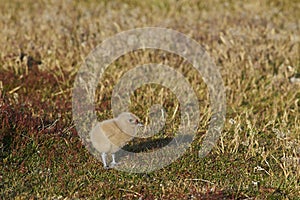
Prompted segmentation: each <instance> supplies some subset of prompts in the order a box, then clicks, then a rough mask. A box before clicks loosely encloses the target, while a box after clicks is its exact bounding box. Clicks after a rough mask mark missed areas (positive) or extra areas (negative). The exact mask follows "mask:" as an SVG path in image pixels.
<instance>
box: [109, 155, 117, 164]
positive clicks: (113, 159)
mask: <svg viewBox="0 0 300 200" xmlns="http://www.w3.org/2000/svg"><path fill="white" fill-rule="evenodd" d="M111 157H112V161H111V163H110V167H114V166H115V165H117V162H116V155H115V154H114V153H112V154H111Z"/></svg>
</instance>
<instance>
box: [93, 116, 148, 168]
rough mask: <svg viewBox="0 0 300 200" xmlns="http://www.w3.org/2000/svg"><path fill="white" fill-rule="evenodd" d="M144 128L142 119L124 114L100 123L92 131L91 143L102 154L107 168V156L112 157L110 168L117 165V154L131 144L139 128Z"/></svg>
mask: <svg viewBox="0 0 300 200" xmlns="http://www.w3.org/2000/svg"><path fill="white" fill-rule="evenodd" d="M139 126H143V125H142V124H141V123H140V119H139V118H138V117H137V116H135V115H134V114H132V113H130V112H123V113H121V114H120V115H119V116H118V117H116V118H113V119H109V120H105V121H102V122H100V123H98V124H97V125H96V126H95V128H94V129H93V130H92V131H91V133H90V137H91V142H92V144H93V146H94V147H95V149H96V150H97V151H98V152H101V158H102V162H103V165H104V167H105V168H108V165H107V163H106V157H107V154H108V153H109V154H111V155H112V162H111V164H110V167H114V166H115V165H116V164H117V163H116V160H115V152H117V151H118V150H119V149H120V148H122V147H123V146H124V145H125V144H126V143H127V142H129V141H130V140H131V139H132V138H133V137H134V136H135V135H136V133H137V128H138V127H139Z"/></svg>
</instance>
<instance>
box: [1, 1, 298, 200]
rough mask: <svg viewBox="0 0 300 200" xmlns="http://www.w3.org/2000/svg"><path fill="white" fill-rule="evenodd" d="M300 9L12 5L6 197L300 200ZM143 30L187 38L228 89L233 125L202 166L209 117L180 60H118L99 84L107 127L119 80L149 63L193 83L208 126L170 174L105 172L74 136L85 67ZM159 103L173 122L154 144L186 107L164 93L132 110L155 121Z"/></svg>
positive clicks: (134, 56) (141, 56) (152, 56)
mask: <svg viewBox="0 0 300 200" xmlns="http://www.w3.org/2000/svg"><path fill="white" fill-rule="evenodd" d="M299 9H300V3H299V2H298V1H296V0H295V1H292V0H290V1H279V0H275V1H264V2H260V1H251V3H244V2H242V1H228V2H226V1H222V0H213V1H209V2H205V1H201V2H200V1H199V2H198V1H194V0H193V1H172V0H170V1H163V2H161V1H158V0H154V1H146V2H144V1H101V2H96V1H92V0H90V1H85V2H81V1H56V0H52V1H42V0H40V1H26V2H24V1H20V0H11V1H3V2H2V3H1V5H0V12H1V17H0V27H1V32H0V43H1V46H0V52H1V53H0V127H1V129H0V142H1V143H0V147H1V149H0V159H1V160H0V162H1V165H0V169H1V170H0V172H1V173H0V180H1V183H0V184H1V185H0V190H1V197H2V198H4V199H12V198H16V199H28V198H31V199H34V198H47V199H51V198H53V199H65V198H66V199H72V198H101V199H120V198H123V199H136V198H140V197H141V198H142V199H193V198H194V199H220V198H224V199H239V198H240V199H245V198H250V199H267V198H269V199H296V198H298V197H299V196H300V187H299V185H300V168H299V166H300V138H299V137H300V135H299V133H300V118H299V116H300V115H299V111H300V109H299V107H300V100H299V99H300V93H299V91H300V90H299V87H300V86H299V84H298V85H297V84H291V83H290V82H289V79H288V78H289V76H291V75H292V74H294V73H299V72H300V57H299V55H300V45H299V42H300V37H299V35H300V13H299ZM146 26H160V27H167V28H172V29H175V30H178V31H180V32H182V33H184V34H187V35H188V36H190V37H192V38H193V39H195V40H196V41H197V42H199V43H200V44H201V45H203V46H204V47H205V49H206V50H207V51H208V52H209V53H210V55H211V57H212V58H213V59H214V60H215V62H216V64H217V65H218V66H219V67H220V69H221V73H222V76H223V80H224V83H225V86H226V95H227V110H228V111H227V118H226V123H225V127H224V130H223V134H222V137H221V138H220V140H219V142H218V144H217V146H216V147H215V148H214V149H213V151H212V152H211V153H210V154H209V155H208V156H207V157H205V158H204V159H199V158H198V150H199V149H200V146H199V144H200V142H201V140H202V137H201V136H202V135H203V134H204V133H205V130H206V128H207V123H208V120H209V116H208V115H207V113H208V112H209V109H208V107H209V102H208V97H207V90H206V86H205V84H204V83H203V82H202V81H201V77H200V76H199V75H195V73H194V72H193V71H192V70H193V69H192V68H191V67H190V66H189V65H188V64H186V63H184V62H183V61H182V59H181V58H179V57H178V56H176V55H172V54H166V53H164V52H160V51H139V52H133V53H130V54H128V55H125V56H123V57H122V58H119V59H118V60H117V61H116V62H114V63H113V64H112V65H111V66H110V67H109V69H108V71H107V72H106V74H105V76H104V79H103V81H102V82H100V83H99V87H98V89H97V94H98V95H97V111H98V113H99V115H98V117H99V120H102V119H107V118H109V117H111V112H110V97H111V96H110V95H111V92H112V89H113V86H114V84H115V83H116V82H117V80H118V79H119V78H120V77H121V75H122V74H124V73H125V72H126V71H127V70H129V69H130V68H132V67H134V66H136V65H138V64H143V63H147V62H159V63H164V62H165V63H168V65H170V66H173V67H174V68H176V69H177V70H179V71H180V72H181V73H182V74H184V75H185V76H186V77H187V79H188V80H189V82H190V83H191V85H192V86H193V88H194V89H195V90H196V93H197V96H198V97H199V102H200V105H201V108H200V110H201V114H202V120H201V122H200V124H199V126H200V128H199V131H198V133H197V137H196V139H195V140H194V141H193V145H192V147H191V148H190V149H189V150H188V151H187V152H186V154H185V155H184V157H182V158H181V159H180V160H177V161H176V162H174V163H172V164H171V165H170V166H168V167H165V168H163V169H161V170H158V171H155V172H152V173H150V174H128V173H123V172H119V171H115V170H110V171H107V170H104V169H103V168H102V164H101V163H99V162H98V161H97V160H96V159H95V158H94V157H93V156H91V155H90V154H89V152H88V151H87V150H86V149H85V148H84V146H83V145H82V144H81V142H80V139H79V137H78V135H77V132H76V130H75V128H74V124H73V122H72V107H71V106H72V104H71V96H72V93H71V92H72V91H71V90H72V87H73V81H74V78H75V76H76V73H77V71H78V69H79V67H80V64H81V62H82V61H83V59H84V58H85V57H86V56H87V55H88V53H89V52H90V51H91V50H92V49H93V48H95V47H96V46H97V45H98V44H100V43H101V41H103V40H104V39H105V38H107V37H109V36H113V35H114V34H116V33H118V32H120V31H123V30H128V29H132V28H138V27H146ZM23 54H26V56H21V55H23ZM162 54H163V56H164V58H165V59H164V61H162V60H161V57H162ZM39 61H41V62H42V63H40V62H39ZM121 66H122V67H121ZM199 80H200V81H199ZM155 103H163V104H164V106H165V107H166V110H167V112H168V116H169V117H170V118H168V119H167V126H166V127H165V129H164V131H162V132H161V133H160V134H159V135H157V136H156V137H154V138H151V139H149V140H150V141H148V142H149V143H148V144H149V145H150V146H151V141H155V139H157V138H168V137H171V136H172V133H173V132H174V130H176V127H177V124H178V117H179V114H178V113H177V114H176V115H175V118H174V119H173V118H171V117H172V115H173V113H174V112H175V111H174V110H175V108H176V106H177V105H178V102H177V101H176V100H175V97H174V95H172V93H171V92H170V91H169V90H168V89H164V88H162V87H160V86H155V85H147V86H145V87H142V88H140V89H139V90H138V91H137V93H136V95H134V96H133V97H132V107H131V109H135V110H136V112H135V113H136V114H137V115H139V116H142V119H143V120H144V121H147V117H146V114H147V113H146V111H147V110H148V109H149V107H150V106H151V105H152V104H155ZM140 142H145V141H140ZM152 143H155V142H152ZM152 145H154V147H155V144H152Z"/></svg>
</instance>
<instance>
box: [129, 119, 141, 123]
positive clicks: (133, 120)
mask: <svg viewBox="0 0 300 200" xmlns="http://www.w3.org/2000/svg"><path fill="white" fill-rule="evenodd" d="M128 121H129V123H132V124H138V123H139V120H137V119H132V118H130V119H129V120H128Z"/></svg>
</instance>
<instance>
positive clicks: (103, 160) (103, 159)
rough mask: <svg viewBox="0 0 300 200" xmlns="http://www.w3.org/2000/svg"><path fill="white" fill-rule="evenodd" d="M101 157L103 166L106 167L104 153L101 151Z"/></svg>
mask: <svg viewBox="0 0 300 200" xmlns="http://www.w3.org/2000/svg"><path fill="white" fill-rule="evenodd" d="M101 158H102V162H103V166H104V168H105V169H107V168H108V166H107V164H106V153H104V152H103V153H102V154H101Z"/></svg>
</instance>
